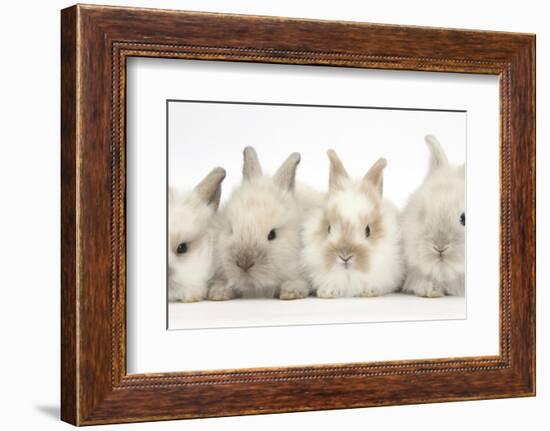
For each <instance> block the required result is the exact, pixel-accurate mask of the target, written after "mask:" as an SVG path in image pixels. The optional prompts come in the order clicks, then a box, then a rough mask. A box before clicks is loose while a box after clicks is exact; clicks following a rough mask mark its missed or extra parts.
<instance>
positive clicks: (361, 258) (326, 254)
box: [302, 150, 404, 298]
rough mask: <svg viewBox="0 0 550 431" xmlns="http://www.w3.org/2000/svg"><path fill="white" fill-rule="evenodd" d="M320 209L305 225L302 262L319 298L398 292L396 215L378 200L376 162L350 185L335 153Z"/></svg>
mask: <svg viewBox="0 0 550 431" xmlns="http://www.w3.org/2000/svg"><path fill="white" fill-rule="evenodd" d="M328 157H329V160H330V180H329V192H328V195H327V198H326V201H325V204H324V206H323V208H320V209H314V210H312V211H311V212H310V213H309V215H308V217H307V218H306V220H305V222H304V228H303V232H302V233H303V242H304V248H303V250H302V260H303V264H304V267H305V269H306V271H307V274H308V277H309V279H310V280H311V283H312V285H313V288H314V289H315V290H316V292H317V296H318V297H321V298H336V297H342V296H347V297H350V296H378V295H384V294H386V293H389V292H394V291H396V290H398V289H399V288H400V287H401V284H402V282H403V277H404V264H403V256H402V250H401V243H400V241H401V238H400V235H401V234H400V228H399V214H398V211H397V209H396V207H395V206H394V205H393V204H391V203H390V202H388V201H387V200H385V199H383V198H382V180H383V170H384V168H385V167H386V160H385V159H379V160H378V161H377V162H376V163H375V164H374V165H373V166H372V167H371V168H370V169H369V171H368V172H367V174H366V175H365V176H364V178H362V179H359V180H354V179H351V178H350V177H349V176H348V173H347V172H346V170H345V168H344V166H343V164H342V162H341V161H340V159H339V158H338V156H337V155H336V152H335V151H334V150H328Z"/></svg>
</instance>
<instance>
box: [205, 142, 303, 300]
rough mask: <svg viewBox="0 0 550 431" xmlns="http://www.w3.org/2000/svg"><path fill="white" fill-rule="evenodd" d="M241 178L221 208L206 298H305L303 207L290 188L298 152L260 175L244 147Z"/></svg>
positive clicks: (254, 157) (252, 154)
mask: <svg viewBox="0 0 550 431" xmlns="http://www.w3.org/2000/svg"><path fill="white" fill-rule="evenodd" d="M243 157H244V161H243V180H242V183H241V185H240V186H239V187H238V188H237V189H236V190H234V191H233V193H232V194H231V196H230V198H229V200H228V201H227V202H226V204H225V205H224V206H223V208H222V209H221V210H220V213H219V217H217V218H218V222H217V228H216V260H217V264H218V266H219V273H218V275H217V276H216V277H215V281H214V283H213V285H212V286H211V287H210V291H209V294H208V297H209V299H212V300H225V299H231V298H235V297H238V296H252V297H274V296H277V297H279V298H281V299H297V298H304V297H306V296H307V295H308V294H309V286H308V283H307V282H306V280H305V279H304V277H303V275H302V273H301V267H300V262H299V260H300V248H301V241H300V224H301V221H302V214H303V211H302V206H301V204H300V203H299V202H298V201H297V199H296V196H295V193H294V189H295V177H296V168H297V167H298V164H299V163H300V155H299V154H298V153H293V154H291V155H290V156H289V157H288V158H287V159H286V161H285V162H284V163H283V164H282V165H281V167H280V168H279V169H278V170H277V172H275V174H274V175H273V176H266V175H263V174H262V168H261V166H260V163H259V161H258V156H257V154H256V151H255V150H254V148H252V147H247V148H245V149H244V154H243Z"/></svg>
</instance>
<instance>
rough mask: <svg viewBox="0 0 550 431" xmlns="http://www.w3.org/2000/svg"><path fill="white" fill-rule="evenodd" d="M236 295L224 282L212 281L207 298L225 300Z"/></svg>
mask: <svg viewBox="0 0 550 431" xmlns="http://www.w3.org/2000/svg"><path fill="white" fill-rule="evenodd" d="M236 297H237V294H236V292H235V290H234V289H233V288H232V287H231V286H229V285H227V284H225V283H214V284H213V285H212V286H211V287H210V290H209V291H208V299H210V300H211V301H226V300H228V299H233V298H236Z"/></svg>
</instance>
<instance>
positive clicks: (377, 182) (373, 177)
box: [363, 158, 388, 196]
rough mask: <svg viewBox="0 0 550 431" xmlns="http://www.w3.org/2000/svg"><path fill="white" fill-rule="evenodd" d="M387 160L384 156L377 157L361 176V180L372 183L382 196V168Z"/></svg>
mask: <svg viewBox="0 0 550 431" xmlns="http://www.w3.org/2000/svg"><path fill="white" fill-rule="evenodd" d="M387 164H388V162H387V161H386V159H384V158H380V159H378V160H377V161H376V162H375V163H374V165H372V166H371V168H370V169H369V171H368V172H367V173H366V175H365V176H364V177H363V182H364V183H368V184H370V185H373V186H374V187H375V188H376V190H377V191H378V193H379V194H380V196H382V189H383V183H384V175H383V174H384V168H385V167H386V165H387Z"/></svg>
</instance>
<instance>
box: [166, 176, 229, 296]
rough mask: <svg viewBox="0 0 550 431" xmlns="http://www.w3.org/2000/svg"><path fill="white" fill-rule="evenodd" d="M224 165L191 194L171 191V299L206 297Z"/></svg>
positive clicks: (211, 270)
mask: <svg viewBox="0 0 550 431" xmlns="http://www.w3.org/2000/svg"><path fill="white" fill-rule="evenodd" d="M224 178H225V170H224V169H223V168H219V167H218V168H215V169H213V170H212V171H211V172H210V173H209V174H208V175H207V176H206V177H205V178H204V179H203V180H202V181H201V182H200V183H199V184H198V185H197V186H196V187H195V188H194V189H193V190H192V191H191V192H190V193H187V194H181V193H178V192H176V191H175V190H172V189H170V192H169V226H170V228H169V250H168V299H169V300H170V301H183V302H194V301H200V300H202V299H205V298H206V294H207V291H208V282H209V280H210V278H212V275H213V273H214V262H213V248H214V243H213V239H214V235H213V231H212V227H211V222H212V220H213V217H214V214H215V213H216V210H217V209H218V205H219V203H220V196H221V191H222V189H221V184H222V181H223V180H224Z"/></svg>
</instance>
